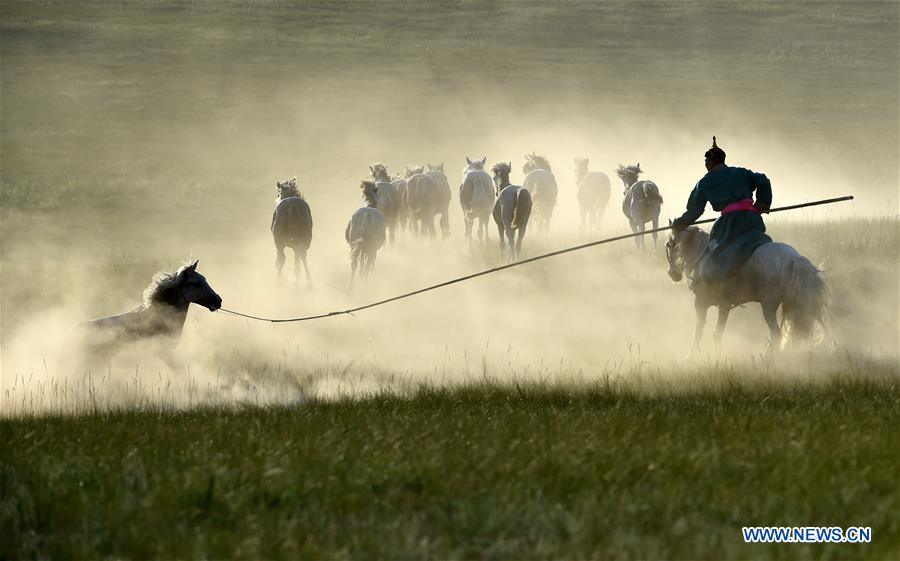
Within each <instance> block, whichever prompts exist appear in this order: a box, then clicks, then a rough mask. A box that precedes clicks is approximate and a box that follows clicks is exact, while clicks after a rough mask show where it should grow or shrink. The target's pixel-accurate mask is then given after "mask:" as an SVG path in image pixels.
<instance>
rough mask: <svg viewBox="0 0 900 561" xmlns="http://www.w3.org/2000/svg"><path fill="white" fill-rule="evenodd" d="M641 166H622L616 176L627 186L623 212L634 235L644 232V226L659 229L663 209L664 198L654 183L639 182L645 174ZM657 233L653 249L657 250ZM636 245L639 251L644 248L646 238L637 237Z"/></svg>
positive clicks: (654, 233) (654, 235)
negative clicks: (650, 223)
mask: <svg viewBox="0 0 900 561" xmlns="http://www.w3.org/2000/svg"><path fill="white" fill-rule="evenodd" d="M643 172H644V170H642V169H641V164H640V163H637V164H635V165H633V166H622V165H620V166H619V167H618V169H617V170H616V175H618V176H619V179H621V180H622V184H623V185H624V186H625V191H624V192H623V195H624V198H623V199H622V212H623V213H624V214H625V217H626V218H628V224H629V225H630V226H631V231H632V232H634V233H638V232H643V231H644V224H646V223H647V222H652V223H653V229H654V230H656V229H657V228H659V212H660V209H661V208H662V204H663V198H662V196H660V194H659V187H657V186H656V183H654V182H652V181H647V180H642V181H638V176H639V175H640V174H641V173H643ZM656 239H657V233H656V232H653V249H654V250H655V249H656ZM634 244H635V246H637V248H638V249H643V248H644V236H636V237H635V238H634Z"/></svg>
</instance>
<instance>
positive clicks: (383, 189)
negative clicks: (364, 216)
mask: <svg viewBox="0 0 900 561" xmlns="http://www.w3.org/2000/svg"><path fill="white" fill-rule="evenodd" d="M369 172H370V173H371V175H372V181H374V182H375V186H376V187H377V188H378V189H376V191H377V195H376V196H377V197H378V210H379V211H381V214H382V216H384V223H385V226H386V227H387V231H388V234H389V238H390V243H391V245H393V244H394V237H395V233H396V230H397V225H398V224H400V223H401V222H403V218H405V217H401V212H402V203H401V200H400V198H401V194H400V191H399V185H398V184H396V183H394V181H393V180H392V179H391V176H390V175H388V170H387V166H386V165H384V164H380V163H374V164H372V165H371V166H369Z"/></svg>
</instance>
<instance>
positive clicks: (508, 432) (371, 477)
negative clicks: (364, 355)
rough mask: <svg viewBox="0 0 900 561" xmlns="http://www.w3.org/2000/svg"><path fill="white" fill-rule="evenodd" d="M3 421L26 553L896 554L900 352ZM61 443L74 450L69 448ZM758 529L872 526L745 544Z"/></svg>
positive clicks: (14, 532) (11, 519)
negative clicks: (875, 361) (654, 386)
mask: <svg viewBox="0 0 900 561" xmlns="http://www.w3.org/2000/svg"><path fill="white" fill-rule="evenodd" d="M864 368H865V370H866V372H865V373H864V374H863V373H861V372H859V371H857V372H849V371H848V372H845V373H843V374H834V375H832V376H829V377H826V378H825V379H823V380H819V381H818V383H809V382H802V383H796V384H794V383H784V382H778V381H776V380H772V379H769V380H765V379H760V378H759V377H758V376H757V377H754V375H753V374H750V373H747V372H743V373H742V372H727V371H726V372H721V373H720V374H721V377H720V378H719V379H718V380H715V377H714V375H713V374H714V373H713V372H707V373H706V375H708V376H710V378H709V379H707V381H706V383H700V384H698V385H697V386H696V387H695V388H694V389H691V390H685V389H683V388H682V389H681V390H679V391H666V390H662V391H660V392H658V394H657V395H647V394H644V393H643V392H642V391H640V390H637V389H635V388H634V387H631V388H629V387H628V386H627V385H622V384H615V383H614V384H612V386H606V385H603V384H602V383H590V384H582V385H573V384H571V383H569V384H535V383H523V384H516V385H511V384H495V383H491V382H486V381H483V382H473V383H469V384H467V385H464V386H462V387H458V388H455V389H441V388H420V389H418V390H416V391H414V392H413V393H412V394H411V395H408V396H405V397H404V396H392V395H387V394H381V395H373V396H371V397H368V398H365V399H361V400H357V399H344V400H337V401H312V402H309V403H306V404H305V405H303V406H302V407H296V408H263V409H258V408H250V409H246V410H241V409H237V410H232V409H228V410H222V409H217V408H201V409H194V410H188V411H172V410H166V409H164V408H163V409H155V410H154V409H149V410H136V411H135V410H132V411H121V412H111V413H105V414H96V415H85V416H81V417H49V418H43V419H32V420H20V421H9V420H5V421H2V425H0V431H2V436H3V440H4V442H5V443H6V446H7V447H8V449H9V450H14V451H15V453H14V454H7V455H5V456H4V460H3V462H2V467H0V491H2V492H0V496H2V497H3V498H2V499H0V520H2V527H0V530H2V532H0V535H2V538H0V550H2V551H0V554H2V556H3V557H5V558H9V559H15V558H60V557H70V556H71V557H81V558H84V557H88V558H91V557H94V558H95V557H115V558H120V557H124V558H148V557H150V558H197V557H207V556H208V557H212V558H221V557H243V558H267V559H268V558H272V559H274V558H288V559H297V558H306V559H309V558H323V557H325V558H332V557H342V558H383V557H388V558H431V559H448V558H472V557H477V558H482V557H484V558H504V559H523V558H529V559H531V558H542V559H543V558H560V557H566V558H585V559H587V558H590V559H600V558H610V557H612V558H637V559H647V558H692V559H723V558H729V559H738V558H740V559H770V558H784V559H801V558H815V559H888V558H893V557H895V556H896V555H897V554H898V552H900V522H898V518H897V516H896V513H897V510H898V509H900V504H898V495H897V481H896V468H897V465H898V464H900V447H898V445H897V438H896V432H897V424H898V422H900V393H898V376H897V370H896V368H895V367H894V368H891V367H887V368H885V367H882V368H881V369H878V368H877V367H876V368H873V365H865V366H864ZM61 458H65V460H64V462H61V461H60V459H61ZM749 525H754V526H755V525H764V526H769V525H787V526H797V525H822V526H834V525H837V526H850V525H858V526H870V527H871V528H872V535H873V539H872V543H870V544H865V545H856V544H844V545H837V544H830V545H826V544H820V545H811V544H806V545H801V544H782V545H748V544H744V543H743V541H742V538H741V533H740V528H741V527H742V526H749Z"/></svg>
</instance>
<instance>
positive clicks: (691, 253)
mask: <svg viewBox="0 0 900 561" xmlns="http://www.w3.org/2000/svg"><path fill="white" fill-rule="evenodd" d="M669 226H670V227H671V226H672V221H671V220H669ZM707 243H709V234H707V233H706V232H704V231H703V230H701V229H700V228H698V227H697V226H690V227H688V228H686V229H684V230H670V231H669V239H668V240H666V259H667V260H668V262H669V267H668V270H667V271H666V272H668V273H669V278H671V279H672V280H673V281H675V282H679V281H680V280H681V279H682V277H683V276H684V274H688V276H690V275H691V274H692V273H693V271H694V270H695V269H696V268H697V265H698V264H699V262H700V258H701V257H703V252H704V251H705V250H706V244H707Z"/></svg>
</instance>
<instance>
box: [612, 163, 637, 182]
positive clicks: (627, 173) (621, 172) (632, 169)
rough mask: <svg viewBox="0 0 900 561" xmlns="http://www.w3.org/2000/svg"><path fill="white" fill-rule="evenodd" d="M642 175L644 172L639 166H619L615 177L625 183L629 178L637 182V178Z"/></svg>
mask: <svg viewBox="0 0 900 561" xmlns="http://www.w3.org/2000/svg"><path fill="white" fill-rule="evenodd" d="M642 173H644V170H642V169H641V164H635V165H633V166H623V165H621V164H619V167H618V168H616V175H618V176H619V179H621V180H623V181H627V180H628V179H629V178H634V180H635V181H637V178H638V176H639V175H640V174H642Z"/></svg>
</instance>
